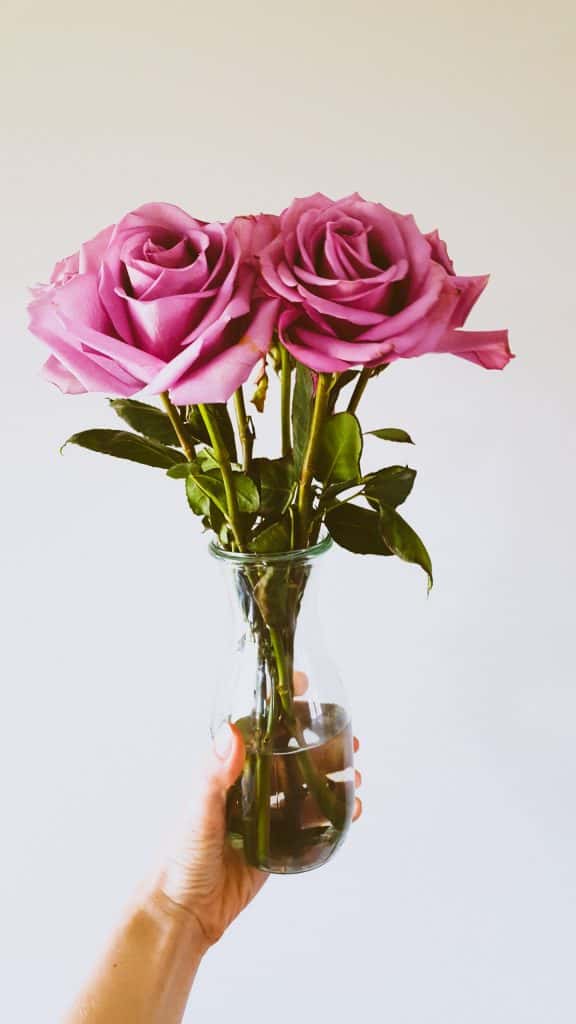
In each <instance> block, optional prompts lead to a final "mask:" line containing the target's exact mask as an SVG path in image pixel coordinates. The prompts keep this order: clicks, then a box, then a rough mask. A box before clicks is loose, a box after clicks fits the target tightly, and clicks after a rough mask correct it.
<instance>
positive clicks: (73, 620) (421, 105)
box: [0, 0, 576, 1024]
mask: <svg viewBox="0 0 576 1024" xmlns="http://www.w3.org/2000/svg"><path fill="white" fill-rule="evenodd" d="M569 7H570V5H569V4H568V3H566V4H563V3H561V2H559V0H551V2H548V3H546V4H544V3H532V4H530V3H525V2H522V3H519V2H517V0H512V2H509V3H507V4H501V3H491V2H488V3H486V4H483V5H480V6H479V5H477V4H471V3H466V2H464V3H462V2H459V3H456V2H454V3H450V2H446V0H439V2H437V3H434V4H432V3H430V4H428V3H423V2H420V3H418V2H416V3H414V4H411V5H406V4H399V5H392V4H386V3H382V2H377V0H373V3H370V2H368V0H356V2H355V3H354V4H350V3H346V4H343V3H339V2H336V3H333V4H326V3H323V2H317V3H314V2H308V3H303V2H300V0H296V2H293V3H290V4H284V5H282V6H280V5H276V4H267V5H264V4H259V3H257V2H255V0H246V2H244V3H241V4H232V3H230V4H226V3H224V4H204V3H202V4H200V3H194V0H187V2H185V3H184V2H173V3H171V2H167V3H165V4H152V3H151V2H150V3H138V4H136V3H131V2H126V3H123V4H118V3H114V4H112V3H109V2H107V0H104V2H102V3H99V4H97V5H86V6H85V7H83V5H80V4H78V3H71V2H66V0H54V2H53V3H51V4H45V5H42V4H39V3H38V4H37V5H31V4H29V3H19V4H15V3H14V5H13V6H12V5H10V10H9V11H8V16H7V18H6V17H5V19H4V22H5V24H4V28H3V39H2V43H1V46H2V51H3V52H2V60H1V64H0V76H1V79H2V81H1V83H0V84H1V96H2V106H3V121H4V124H3V130H2V139H3V145H2V159H3V170H2V193H1V194H2V206H3V210H2V220H1V224H2V245H1V253H0V259H1V261H2V275H1V288H2V296H1V309H2V355H1V362H0V371H1V374H2V381H3V388H2V420H1V422H2V443H3V449H2V461H1V477H2V495H3V496H2V502H1V504H0V515H1V518H2V522H1V534H0V536H1V541H2V577H1V578H2V600H3V604H4V607H3V609H2V613H1V619H0V622H1V625H2V646H1V655H2V715H1V719H0V723H1V724H0V730H1V733H2V738H1V749H0V757H1V759H2V765H1V775H0V778H1V780H2V815H1V822H2V840H1V861H2V870H1V873H0V885H1V888H2V892H1V893H0V906H1V907H2V975H3V977H2V984H1V986H0V1016H2V1019H5V1020H7V1021H10V1022H11V1024H20V1022H23V1024H33V1022H34V1024H37V1022H40V1021H42V1022H44V1021H46V1022H48V1021H52V1020H56V1019H58V1017H59V1014H60V1013H61V1011H62V1007H64V1006H65V1005H66V1004H67V1002H68V1001H69V1000H70V998H71V996H72V995H73V993H74V992H75V991H76V989H77V988H78V986H79V984H80V982H81V979H82V977H83V976H84V974H85V972H86V970H87V969H88V967H89V965H90V963H91V962H92V960H93V959H94V957H95V956H96V953H97V950H98V949H99V947H100V945H101V944H102V942H103V941H104V939H105V937H106V934H107V932H108V929H109V928H110V927H111V925H112V923H113V922H114V920H115V919H116V917H117V914H118V912H119V909H120V908H121V907H122V905H123V903H124V901H125V899H126V898H127V896H128V895H129V894H130V893H131V891H132V889H133V887H134V886H135V884H136V883H137V881H138V879H139V878H140V876H141V875H142V873H143V872H144V871H145V870H147V868H148V866H149V864H150V863H151V861H152V860H153V858H154V856H155V853H156V851H157V849H158V848H159V847H161V846H162V842H163V840H164V837H165V835H166V834H167V832H168V830H169V828H170V827H171V825H172V823H173V822H174V820H175V819H176V818H177V816H178V813H179V809H180V808H181V806H182V805H183V804H184V803H185V802H186V800H187V798H188V795H189V794H190V793H191V791H192V789H193V787H194V777H195V776H194V771H195V765H196V764H197V763H198V760H199V758H200V756H201V754H202V752H203V750H204V747H205V744H206V733H207V718H208V711H209V704H210V697H211V694H210V687H209V684H208V680H209V678H210V666H211V660H212V652H213V651H214V649H215V648H218V646H219V645H220V644H221V635H220V631H219V616H220V614H221V601H222V590H221V589H220V588H221V583H220V580H219V578H218V576H217V574H216V573H215V572H214V565H213V564H212V563H211V562H209V560H208V558H207V556H206V554H205V539H204V538H203V537H202V536H201V535H200V533H199V529H198V526H197V523H196V522H195V521H194V520H193V519H192V517H191V515H190V514H189V512H188V511H187V508H186V505H185V502H184V498H183V494H182V492H181V488H180V486H179V485H178V484H175V483H173V482H170V481H167V480H164V479H163V478H162V473H161V472H160V471H156V470H151V469H146V468H144V467H138V466H132V465H128V464H123V463H120V462H114V461H113V460H106V459H105V458H104V457H101V456H98V455H93V454H91V453H85V452H80V451H75V450H72V449H68V450H67V451H66V453H65V454H64V456H63V457H62V458H61V457H60V456H59V454H58V446H59V445H60V444H61V443H62V441H63V440H64V439H65V438H66V437H67V436H68V435H69V434H71V433H73V432H74V431H77V430H79V429H82V428H83V427H88V426H105V425H107V424H111V423H112V418H111V414H110V413H109V411H108V410H107V408H106V403H105V401H104V399H103V398H101V397H99V396H90V397H86V398H83V397H80V398H67V397H63V396H61V395H60V394H59V393H58V392H57V391H56V390H55V389H53V388H51V387H49V386H48V385H46V384H44V383H43V382H42V381H41V380H40V378H39V375H38V369H39V366H40V364H41V361H42V358H43V355H44V353H43V352H42V347H41V345H40V344H39V343H37V342H36V341H35V340H33V339H32V338H30V337H29V336H27V334H26V329H25V315H24V305H25V301H26V297H25V286H26V285H28V284H32V283H34V282H35V281H38V280H45V279H46V278H47V277H48V275H49V272H50V270H51V266H52V264H53V262H54V261H55V259H56V258H57V257H59V256H62V255H65V254H66V253H68V252H70V251H72V250H74V249H75V248H77V246H78V244H79V243H80V242H81V241H82V240H84V239H85V238H87V237H90V236H91V235H92V234H94V233H95V232H96V231H97V230H98V229H99V228H100V227H102V226H103V225H105V224H107V223H109V222H110V221H112V220H115V219H116V218H117V217H118V216H119V215H121V214H122V213H123V212H125V211H126V210H128V209H130V208H133V207H135V206H137V205H138V204H140V203H142V202H144V201H150V200H165V201H172V202H176V203H179V204H181V205H183V206H185V207H186V208H187V209H188V210H189V211H190V212H191V213H192V214H194V215H196V216H199V217H204V218H221V219H225V218H227V217H229V216H231V215H232V214H234V213H243V212H249V211H258V210H261V209H264V210H270V211H278V212H279V211H280V210H281V209H282V208H283V206H284V205H286V203H287V202H288V201H289V200H290V199H291V198H292V197H293V196H294V195H306V194H308V193H310V192H313V191H315V190H317V189H321V190H323V191H325V192H327V193H328V194H330V195H333V196H339V195H342V194H345V193H347V192H350V191H352V190H354V189H358V190H359V191H360V192H361V193H363V194H364V195H365V196H366V197H367V198H370V199H375V200H380V201H382V202H385V203H386V204H388V205H390V206H392V207H393V208H396V209H399V210H402V211H404V212H408V211H412V212H414V214H415V215H416V218H417V220H418V223H419V224H420V226H421V227H422V229H423V230H430V229H432V228H434V227H436V226H438V227H439V228H440V229H441V233H442V235H443V237H445V238H446V239H447V240H448V242H449V246H450V251H451V255H452V256H453V258H454V260H455V262H456V266H457V268H458V269H459V270H460V272H461V273H482V272H485V271H487V270H488V271H491V272H492V274H493V277H492V282H491V284H490V286H489V289H488V291H487V293H486V294H485V296H484V298H483V299H482V300H481V303H480V306H479V307H478V309H477V310H476V311H475V312H474V315H473V318H472V321H471V326H473V327H477V328H479V329H482V328H492V327H494V328H500V327H505V326H507V327H509V328H510V331H511V340H512V345H513V348H514V350H515V351H516V353H517V355H518V358H517V359H516V361H515V362H514V363H513V364H512V365H511V366H510V367H509V368H508V369H507V370H506V371H505V372H504V373H503V374H499V373H488V372H485V371H483V370H481V369H480V368H478V367H475V366H472V365H471V364H467V363H465V362H464V361H462V360H457V359H454V358H451V357H449V356H444V357H430V358H425V359H422V360H420V361H417V360H415V361H412V362H406V363H405V364H403V365H398V364H397V365H396V366H394V368H393V369H391V370H389V371H388V372H387V373H386V374H385V375H384V376H383V377H382V378H381V379H380V381H379V382H378V383H377V385H374V386H373V387H372V390H371V391H370V392H369V394H368V397H367V398H366V400H365V402H364V403H363V406H362V419H363V423H364V424H365V426H366V428H370V427H379V426H388V425H395V426H402V427H405V428H406V429H408V430H410V432H411V433H412V435H413V436H414V437H415V439H416V441H417V446H416V448H415V449H411V450H410V453H409V457H410V460H411V464H413V465H415V466H416V468H418V469H419V478H418V481H417V484H416V488H415V491H414V496H413V497H412V498H411V499H410V502H409V504H408V505H407V508H406V513H407V515H409V518H410V520H411V521H412V522H413V523H414V525H415V526H416V527H417V528H418V529H419V531H420V532H421V533H422V535H423V537H424V538H425V540H426V542H427V544H428V546H429V548H430V550H431V553H432V555H433V558H434V564H435V570H436V578H437V586H436V587H435V589H434V591H433V593H432V595H431V597H430V599H428V600H427V599H426V596H425V583H424V579H423V576H422V575H421V573H420V572H419V571H418V570H417V569H416V568H412V567H409V566H406V565H403V564H401V563H399V562H396V561H395V560H392V559H387V560H382V561H379V560H378V559H363V558H359V557H356V558H355V557H353V556H351V555H350V556H348V555H346V554H345V553H342V552H336V553H334V554H333V556H331V557H330V560H329V564H328V565H327V567H326V578H325V581H324V583H325V588H324V600H323V605H322V614H323V618H324V622H325V625H326V629H327V631H328V635H329V637H330V639H331V643H332V646H333V651H334V656H335V658H336V660H337V662H338V664H339V666H340V668H341V670H342V674H343V676H344V678H345V679H346V681H347V685H348V688H349V691H350V694H351V698H352V702H353V707H354V721H355V728H356V732H357V733H358V734H359V735H360V737H361V740H362V751H361V755H360V758H359V766H360V767H361V768H362V771H363V773H364V777H365V786H364V800H365V812H364V817H363V819H362V821H361V822H360V823H359V824H358V825H357V826H355V828H354V830H353V834H352V836H351V837H350V839H349V841H348V844H347V845H346V847H345V848H344V849H343V850H342V852H341V853H340V854H339V856H338V857H337V858H336V859H335V861H334V862H333V863H332V864H330V865H329V866H327V867H326V868H325V869H323V870H321V871H318V872H316V873H312V874H310V875H308V876H300V877H296V878H287V879H274V880H272V881H271V882H270V883H269V885H268V886H267V887H266V889H265V891H264V893H263V894H262V895H261V896H260V898H259V899H258V900H257V901H256V903H255V904H254V905H253V906H252V907H251V908H250V910H249V911H248V912H247V913H246V914H245V915H244V916H243V917H242V919H241V920H240V921H239V922H237V924H236V925H235V926H234V927H233V928H232V929H231V931H230V932H229V934H228V935H227V936H226V937H225V939H224V940H223V941H222V943H221V944H220V946H219V947H218V948H217V949H216V950H214V951H213V952H212V953H211V954H210V956H209V957H208V958H207V960H206V962H205V964H204V966H203V967H202V969H201V972H200V974H199V977H198V980H197V983H196V987H195V989H194V992H193V995H192V999H191V1002H190V1009H189V1012H188V1016H187V1018H186V1019H187V1020H190V1021H192V1020H206V1021H210V1022H212V1021H214V1022H220V1021H225V1020H230V1019H234V1020H235V1021H238V1022H239V1024H240V1022H242V1024H244V1022H246V1024H247V1022H249V1021H252V1020H254V1019H256V1018H257V1019H270V1020H274V1021H275V1022H276V1024H287V1022H288V1021H292V1020H294V1019H295V1017H296V1014H298V1015H299V1017H300V1019H302V1020H306V1021H309V1020H310V1021H311V1020H315V1019H327V1020H330V1021H331V1022H334V1024H340V1022H344V1021H348V1020H350V1019H351V1018H352V1015H355V1019H358V1020H362V1021H367V1022H371V1021H382V1022H390V1024H436V1022H438V1024H488V1022H490V1024H532V1022H534V1024H569V1022H572V1021H573V1020H574V1016H575V1013H576V994H575V992H574V975H573V966H574V943H575V938H576V936H575V926H574V920H575V917H574V915H575V911H576V906H575V885H574V882H575V877H574V876H575V855H576V830H575V824H574V771H575V768H576V763H575V757H574V740H575V724H574V715H575V710H576V708H575V699H574V688H573V678H574V667H573V666H574V611H573V609H574V597H573V595H574V570H575V568H576V566H575V558H574V513H575V501H574V490H575V488H574V456H575V448H576V437H575V429H574V394H575V391H576V359H575V356H574V334H573V327H574V319H575V313H576V309H575V301H574V269H575V268H574V238H575V227H576V225H575V223H574V202H573V186H574V154H575V140H574V131H573V124H574V121H573V87H574V84H575V83H574V73H573V61H574V50H575V45H574V44H575V35H574V27H575V26H574V14H573V12H572V13H570V12H569ZM270 436H271V435H270ZM374 443H376V442H374ZM373 451H374V449H373ZM390 453H391V455H392V458H393V459H402V458H404V457H405V454H406V453H405V450H398V451H396V450H394V449H393V448H390ZM377 454H378V455H382V454H383V449H382V448H380V449H379V450H378V452H377ZM375 457H376V455H375Z"/></svg>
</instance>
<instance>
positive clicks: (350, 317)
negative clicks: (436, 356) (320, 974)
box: [261, 193, 512, 372]
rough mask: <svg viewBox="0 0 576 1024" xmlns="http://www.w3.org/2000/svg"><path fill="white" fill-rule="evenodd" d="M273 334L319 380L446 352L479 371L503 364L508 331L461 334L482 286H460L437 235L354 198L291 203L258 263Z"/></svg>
mask: <svg viewBox="0 0 576 1024" xmlns="http://www.w3.org/2000/svg"><path fill="white" fill-rule="evenodd" d="M261 270H262V275H263V278H264V280H265V282H266V287H267V290H268V291H269V293H270V294H271V295H276V296H278V297H279V298H280V299H281V300H282V302H283V306H284V309H283V312H282V313H281V315H280V319H279V333H280V337H281V340H282V341H283V343H284V345H285V346H286V348H287V349H288V350H289V351H290V352H291V353H292V355H293V356H294V358H295V359H297V360H298V361H299V362H301V363H305V364H306V365H307V366H309V367H311V369H313V370H316V371H319V372H322V371H326V372H333V371H340V370H345V369H347V368H349V367H351V366H357V365H363V366H368V367H371V366H379V365H381V364H383V363H389V362H391V361H392V360H394V359H401V358H409V357H412V356H419V355H424V354H425V353H428V352H451V353H453V354H454V355H458V356H462V357H463V358H464V359H469V360H471V361H472V362H474V363H478V364H479V365H481V366H485V367H486V368H487V369H502V368H503V367H504V366H506V364H507V363H508V361H509V360H510V359H511V358H512V355H511V352H510V349H509V346H508V334H507V331H461V330H458V328H460V327H462V325H463V324H464V322H465V320H466V317H467V316H468V313H469V312H470V310H471V308H472V306H473V305H474V303H475V302H476V300H477V299H478V297H479V296H480V294H481V292H482V291H483V290H484V288H485V287H486V284H487V282H488V278H487V277H459V276H457V275H456V274H455V273H454V268H453V266H452V263H451V261H450V259H449V257H448V253H447V251H446V246H445V245H444V243H443V242H442V241H441V240H440V238H439V237H438V233H437V232H432V233H431V234H428V235H423V234H422V233H421V232H420V230H419V229H418V227H417V226H416V223H415V221H414V218H413V217H412V216H404V215H402V214H399V213H394V211H392V210H388V209H387V208H386V207H385V206H382V205H381V204H380V203H370V202H367V201H366V200H364V199H362V198H361V196H359V195H358V194H357V193H355V194H354V195H351V196H347V197H345V198H344V199H340V200H338V201H337V202H334V201H333V200H331V199H329V198H328V197H327V196H324V195H322V194H321V193H317V194H316V195H313V196H309V197H308V198H306V199H296V200H294V202H293V203H292V205H291V206H289V207H288V209H287V210H285V211H284V213H283V214H282V216H281V219H280V231H279V233H278V234H277V235H276V237H275V238H274V239H273V240H272V241H271V242H270V243H269V244H268V246H267V247H266V249H265V250H264V251H263V253H262V254H261Z"/></svg>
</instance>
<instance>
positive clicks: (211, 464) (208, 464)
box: [196, 445, 220, 473]
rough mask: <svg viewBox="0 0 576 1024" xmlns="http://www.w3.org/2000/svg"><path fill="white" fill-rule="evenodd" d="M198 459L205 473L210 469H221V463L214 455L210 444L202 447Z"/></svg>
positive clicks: (197, 455)
mask: <svg viewBox="0 0 576 1024" xmlns="http://www.w3.org/2000/svg"><path fill="white" fill-rule="evenodd" d="M196 459H197V461H198V463H199V465H200V466H201V468H202V470H203V472H204V473H206V472H207V471H208V470H210V469H220V463H219V462H218V459H217V458H216V457H215V456H214V450H213V449H212V448H210V447H208V445H207V446H206V447H205V448H200V450H199V451H198V452H197V453H196Z"/></svg>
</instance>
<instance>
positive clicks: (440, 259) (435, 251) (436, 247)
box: [424, 230, 454, 274]
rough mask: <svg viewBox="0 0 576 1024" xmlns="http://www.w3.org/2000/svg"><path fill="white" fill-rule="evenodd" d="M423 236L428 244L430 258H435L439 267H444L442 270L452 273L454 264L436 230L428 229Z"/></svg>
mask: <svg viewBox="0 0 576 1024" xmlns="http://www.w3.org/2000/svg"><path fill="white" fill-rule="evenodd" d="M424 238H425V239H426V241H427V242H428V243H429V245H430V249H431V252H432V259H433V260H436V263H439V264H440V266H441V267H444V270H446V271H447V272H448V273H449V274H453V273H454V264H453V262H452V260H451V259H450V257H449V255H448V249H447V247H446V242H444V241H443V240H442V239H441V238H440V235H439V234H438V231H437V230H434V231H430V232H428V234H427V235H424Z"/></svg>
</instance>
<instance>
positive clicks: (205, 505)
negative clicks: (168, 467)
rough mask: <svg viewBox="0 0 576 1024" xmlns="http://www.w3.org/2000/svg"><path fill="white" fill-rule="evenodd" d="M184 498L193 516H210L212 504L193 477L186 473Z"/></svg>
mask: <svg viewBox="0 0 576 1024" xmlns="http://www.w3.org/2000/svg"><path fill="white" fill-rule="evenodd" d="M189 465H190V464H189ZM186 497H187V499H188V504H189V506H190V508H191V509H192V511H193V512H194V514H195V515H197V516H208V517H209V516H210V508H211V506H212V502H211V501H210V498H209V497H208V495H207V494H205V492H204V491H203V490H201V489H200V487H199V486H198V484H197V483H196V481H195V479H194V477H193V476H191V475H190V473H188V475H187V477H186ZM210 525H211V523H210Z"/></svg>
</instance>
